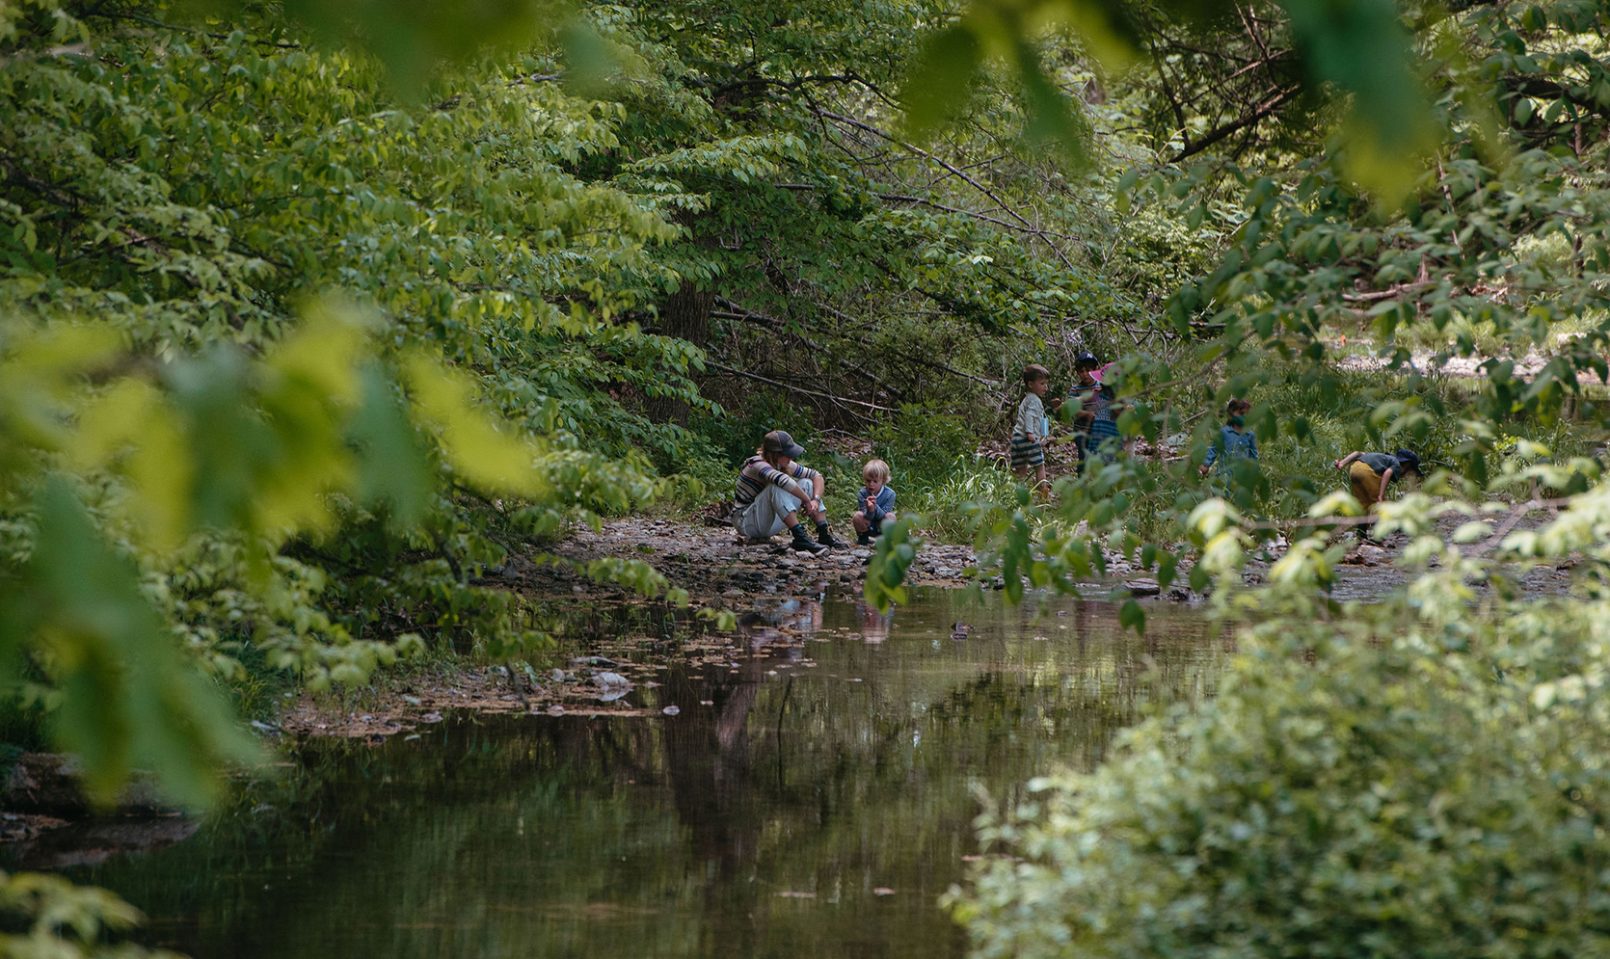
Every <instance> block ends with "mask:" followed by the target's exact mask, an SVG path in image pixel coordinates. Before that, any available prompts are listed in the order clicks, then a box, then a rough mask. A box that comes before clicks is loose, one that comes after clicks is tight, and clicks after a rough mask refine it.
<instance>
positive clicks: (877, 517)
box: [850, 460, 894, 546]
mask: <svg viewBox="0 0 1610 959" xmlns="http://www.w3.org/2000/svg"><path fill="white" fill-rule="evenodd" d="M861 479H862V481H863V482H865V483H866V485H865V486H863V487H861V492H860V494H859V495H858V496H857V497H856V502H857V503H858V504H859V505H860V507H861V508H860V509H858V510H856V511H855V515H854V516H851V517H850V522H851V523H854V524H855V541H856V542H857V543H859V544H861V545H862V546H869V545H871V543H872V537H874V536H882V535H883V524H884V522H885V521H888V522H893V521H894V490H893V489H891V488H890V487H889V464H888V463H885V462H884V461H883V460H869V461H867V464H866V466H865V467H863V468H862V469H861Z"/></svg>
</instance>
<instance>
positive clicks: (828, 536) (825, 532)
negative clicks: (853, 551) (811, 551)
mask: <svg viewBox="0 0 1610 959" xmlns="http://www.w3.org/2000/svg"><path fill="white" fill-rule="evenodd" d="M816 541H817V542H818V543H821V544H822V545H823V546H828V547H831V548H833V549H843V548H844V546H845V545H846V544H845V542H844V541H843V540H841V539H839V538H838V537H837V536H834V535H833V531H832V530H830V529H828V528H827V524H826V523H817V524H816Z"/></svg>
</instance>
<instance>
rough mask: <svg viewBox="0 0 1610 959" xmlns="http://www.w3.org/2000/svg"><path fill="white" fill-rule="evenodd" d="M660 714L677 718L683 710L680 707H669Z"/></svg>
mask: <svg viewBox="0 0 1610 959" xmlns="http://www.w3.org/2000/svg"><path fill="white" fill-rule="evenodd" d="M660 712H662V713H664V714H665V715H667V716H675V715H677V714H678V713H680V712H682V708H681V707H680V706H667V707H665V708H664V709H662V710H660Z"/></svg>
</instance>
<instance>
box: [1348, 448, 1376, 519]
mask: <svg viewBox="0 0 1610 959" xmlns="http://www.w3.org/2000/svg"><path fill="white" fill-rule="evenodd" d="M1347 481H1348V485H1350V486H1351V487H1352V488H1353V498H1354V499H1356V500H1358V505H1360V506H1362V507H1364V512H1366V513H1368V512H1369V511H1370V510H1371V509H1373V508H1374V506H1375V504H1376V502H1377V501H1378V500H1380V498H1381V474H1379V473H1377V472H1375V471H1374V470H1372V469H1370V466H1369V464H1368V463H1365V462H1363V461H1361V460H1354V461H1353V465H1352V466H1350V467H1348V468H1347Z"/></svg>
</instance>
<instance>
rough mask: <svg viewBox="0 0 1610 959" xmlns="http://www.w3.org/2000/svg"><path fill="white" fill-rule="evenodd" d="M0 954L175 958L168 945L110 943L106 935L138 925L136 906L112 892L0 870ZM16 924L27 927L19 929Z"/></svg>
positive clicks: (32, 958) (51, 958) (59, 958)
mask: <svg viewBox="0 0 1610 959" xmlns="http://www.w3.org/2000/svg"><path fill="white" fill-rule="evenodd" d="M0 914H4V915H5V916H6V917H7V920H6V928H7V930H8V931H7V932H5V933H0V954H3V955H6V956H10V957H15V959H80V957H82V959H114V957H115V959H147V957H148V959H174V957H175V954H174V953H171V952H168V951H166V950H152V949H142V948H141V947H139V946H136V945H133V944H130V943H119V944H115V945H114V944H111V943H108V942H107V941H106V940H107V939H108V938H109V936H108V934H116V933H121V932H123V931H125V930H127V929H129V928H131V927H133V926H136V925H138V924H139V922H140V921H141V919H142V918H143V917H142V916H141V915H140V911H139V910H138V909H135V908H134V907H133V906H130V905H129V904H128V903H126V902H124V901H123V900H121V899H119V898H117V897H116V896H114V895H112V894H111V893H108V892H104V891H102V890H100V889H90V888H86V887H83V886H75V885H73V884H72V883H70V882H68V881H67V880H65V879H62V878H61V877H59V876H44V875H39V874H37V873H26V872H24V873H0ZM19 929H22V930H25V931H18V930H19Z"/></svg>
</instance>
